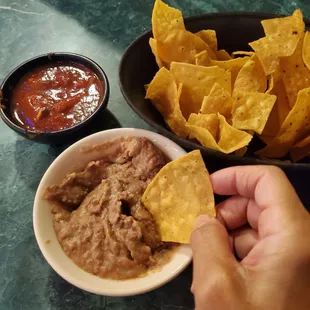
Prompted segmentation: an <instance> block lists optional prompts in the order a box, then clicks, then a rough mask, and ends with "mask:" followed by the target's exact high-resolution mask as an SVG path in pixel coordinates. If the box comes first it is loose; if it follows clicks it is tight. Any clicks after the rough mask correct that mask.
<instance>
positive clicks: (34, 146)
mask: <svg viewBox="0 0 310 310" xmlns="http://www.w3.org/2000/svg"><path fill="white" fill-rule="evenodd" d="M119 127H121V125H120V123H119V121H118V120H117V118H116V117H115V116H114V114H113V113H111V112H110V111H109V110H105V111H104V112H103V113H102V115H101V116H100V117H99V118H98V119H96V120H94V121H93V122H92V123H91V124H90V125H89V126H88V127H87V128H85V130H84V131H82V132H81V133H79V134H77V135H75V136H74V137H73V138H72V139H71V140H70V141H67V142H66V143H65V144H59V145H57V144H53V145H48V144H40V143H37V142H34V141H31V140H28V139H21V140H17V141H16V143H15V152H14V158H15V169H16V171H17V172H18V177H19V179H20V180H22V181H23V182H24V184H26V186H28V187H29V188H30V189H31V190H33V191H35V190H36V189H37V187H38V185H39V182H40V180H41V178H42V176H43V174H44V172H45V171H46V169H47V168H48V167H49V166H50V164H51V163H52V162H53V161H54V159H55V158H56V157H57V156H58V155H59V154H60V153H62V152H63V151H64V150H65V149H66V148H68V147H69V146H70V145H71V144H73V143H75V142H77V141H78V140H80V139H82V138H84V137H86V136H89V135H91V134H93V133H96V132H99V131H103V130H107V129H112V128H119Z"/></svg>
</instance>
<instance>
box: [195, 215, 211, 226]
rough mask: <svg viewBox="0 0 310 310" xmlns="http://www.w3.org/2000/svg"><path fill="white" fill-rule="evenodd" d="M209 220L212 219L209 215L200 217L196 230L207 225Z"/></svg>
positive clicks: (196, 223) (197, 220)
mask: <svg viewBox="0 0 310 310" xmlns="http://www.w3.org/2000/svg"><path fill="white" fill-rule="evenodd" d="M209 219H210V216H209V215H206V214H203V215H199V216H198V217H197V219H196V222H195V229H197V228H199V227H201V226H203V225H205V224H206V222H207V221H208V220H209Z"/></svg>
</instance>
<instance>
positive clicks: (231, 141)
mask: <svg viewBox="0 0 310 310" xmlns="http://www.w3.org/2000/svg"><path fill="white" fill-rule="evenodd" d="M218 117H219V120H220V136H219V142H218V146H219V147H220V148H221V149H222V150H223V151H224V153H226V154H228V153H232V152H234V151H236V150H238V149H241V148H243V147H245V146H247V145H248V144H249V143H250V141H251V140H252V138H253V137H252V135H250V134H249V133H247V132H245V131H242V130H238V129H236V128H234V127H232V126H230V125H229V124H228V123H227V122H226V119H225V117H224V116H223V115H218Z"/></svg>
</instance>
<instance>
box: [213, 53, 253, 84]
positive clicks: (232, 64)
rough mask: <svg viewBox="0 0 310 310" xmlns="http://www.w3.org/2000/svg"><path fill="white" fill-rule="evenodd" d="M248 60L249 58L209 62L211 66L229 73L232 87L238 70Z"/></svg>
mask: <svg viewBox="0 0 310 310" xmlns="http://www.w3.org/2000/svg"><path fill="white" fill-rule="evenodd" d="M248 60H249V57H242V58H235V59H230V60H225V61H220V60H211V65H212V66H218V67H220V68H223V69H225V70H229V71H230V72H231V85H232V86H233V85H234V83H235V80H236V77H237V75H238V73H239V71H240V69H241V68H242V67H243V66H244V64H245V63H246V62H247V61H248Z"/></svg>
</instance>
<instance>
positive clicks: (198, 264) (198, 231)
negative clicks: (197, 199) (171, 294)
mask: <svg viewBox="0 0 310 310" xmlns="http://www.w3.org/2000/svg"><path fill="white" fill-rule="evenodd" d="M191 246H192V250H193V264H194V274H193V286H192V290H193V292H194V291H195V290H196V288H198V287H201V286H202V285H203V283H204V282H206V281H208V280H207V279H210V278H213V275H214V276H216V274H223V273H228V274H229V273H230V272H229V271H230V270H232V269H234V267H235V266H236V264H237V260H236V259H235V257H234V254H233V252H232V248H231V246H230V240H229V236H228V233H227V230H226V228H225V227H224V226H223V225H222V224H221V223H220V222H219V221H218V220H217V219H216V218H213V217H209V216H207V215H201V216H199V217H198V218H197V220H196V223H195V230H194V232H193V233H192V235H191ZM225 270H226V271H228V272H226V271H225Z"/></svg>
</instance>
